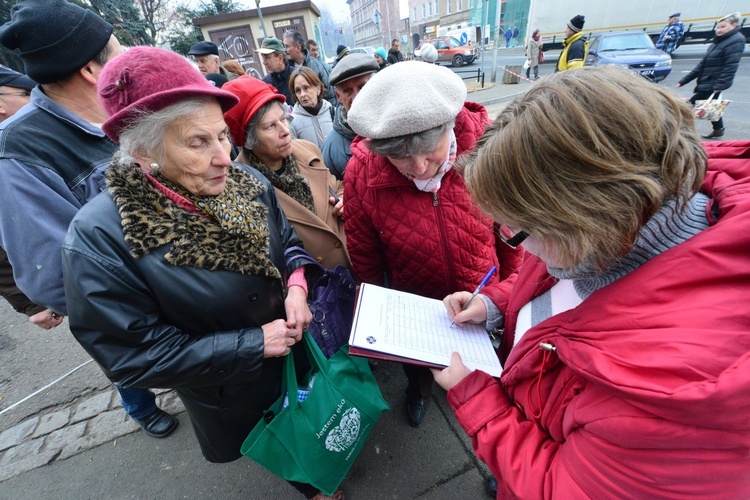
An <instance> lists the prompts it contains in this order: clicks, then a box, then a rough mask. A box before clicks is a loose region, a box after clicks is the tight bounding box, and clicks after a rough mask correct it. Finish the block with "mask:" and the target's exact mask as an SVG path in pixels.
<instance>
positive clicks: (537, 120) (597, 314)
mask: <svg viewBox="0 0 750 500" xmlns="http://www.w3.org/2000/svg"><path fill="white" fill-rule="evenodd" d="M707 153H708V154H707ZM464 176H465V178H466V183H467V185H468V187H469V190H470V192H471V193H472V195H473V196H474V198H475V199H476V201H477V203H478V204H479V206H480V207H482V208H483V209H484V210H485V211H486V212H487V213H489V214H491V216H492V217H493V218H494V219H495V221H496V223H497V224H500V228H501V234H502V235H503V237H504V238H505V239H506V241H507V242H509V243H510V244H513V245H519V244H520V245H522V246H523V248H524V249H525V250H526V252H527V258H526V259H525V260H524V262H523V264H522V266H521V268H520V270H519V273H518V277H517V280H516V282H515V286H514V287H512V288H511V289H510V292H509V293H500V294H496V295H494V296H492V297H491V298H492V301H493V302H494V303H495V304H496V305H497V307H498V308H499V310H500V312H501V315H502V317H503V320H504V333H503V336H502V342H501V345H500V349H499V355H500V358H501V362H502V363H503V367H504V371H503V374H502V376H501V378H500V380H499V381H498V380H494V379H493V378H492V377H490V376H489V375H487V374H486V373H483V372H481V371H473V372H472V371H470V370H469V369H468V368H466V366H464V365H463V363H462V362H461V358H460V356H459V355H458V354H455V353H454V355H453V358H452V360H451V365H450V367H448V368H446V369H444V370H434V371H433V373H434V375H435V380H436V381H437V382H438V383H439V384H440V385H441V386H442V387H443V388H445V389H446V390H448V402H449V404H450V406H451V407H452V408H453V410H454V411H455V412H456V417H457V419H458V421H459V423H460V424H461V425H462V426H463V428H464V429H465V430H466V432H467V433H468V434H469V435H470V436H471V439H472V444H473V446H474V449H475V451H476V453H477V455H478V456H479V457H481V458H482V460H484V461H485V462H486V463H487V465H488V466H489V468H490V470H491V471H492V473H493V474H494V475H495V476H496V477H497V478H498V480H499V491H498V498H500V497H502V498H505V497H506V496H508V497H510V496H513V497H519V498H611V497H628V498H674V497H690V496H701V497H706V498H712V497H714V498H716V497H726V498H747V497H748V496H750V475H748V473H747V471H748V470H750V419H748V417H747V416H748V414H750V398H748V397H747V394H748V393H749V392H750V314H748V311H747V307H742V306H740V307H738V305H739V304H746V303H747V297H748V295H749V294H750V254H748V252H747V249H748V248H750V141H743V142H732V143H720V144H716V145H712V146H710V147H707V150H704V148H703V147H701V144H700V142H699V137H698V135H697V133H696V131H695V124H694V121H693V116H692V110H691V109H690V106H689V105H688V104H687V103H685V101H683V100H682V99H680V98H679V97H677V96H675V95H673V94H672V93H671V92H670V91H669V90H667V89H665V88H663V87H660V86H657V85H654V84H652V83H651V82H648V81H647V80H645V79H642V78H638V77H634V76H632V75H630V74H628V73H627V72H625V71H622V70H621V69H620V68H617V67H592V68H582V69H579V70H577V71H566V72H562V73H557V74H555V75H553V76H550V77H549V78H548V79H547V80H546V81H544V82H543V83H539V84H537V85H535V86H534V87H533V88H532V89H531V90H529V92H527V93H526V94H525V95H524V96H523V97H520V98H519V99H517V100H516V101H514V102H513V103H511V104H510V105H509V106H508V107H507V108H506V109H505V110H504V111H503V112H501V113H500V115H499V116H498V117H497V119H496V120H495V122H494V123H493V124H492V125H490V127H488V129H487V132H486V133H485V134H484V136H483V137H482V138H481V139H480V140H479V141H478V142H477V149H476V153H475V156H474V158H472V159H471V160H470V161H468V162H467V164H466V166H465V173H464ZM500 291H501V292H505V291H504V290H502V289H500ZM470 296H471V294H470V293H467V292H459V293H455V294H452V295H450V296H448V297H446V299H445V301H444V303H445V304H446V308H447V310H448V314H449V316H450V317H451V319H453V320H454V321H456V323H457V324H459V325H461V324H464V323H466V322H469V323H481V322H484V321H485V320H486V319H487V310H486V309H485V303H484V301H481V300H474V301H472V302H471V304H470V305H469V306H468V307H467V308H466V310H462V307H463V306H464V305H465V304H466V303H467V302H468V300H469V298H470Z"/></svg>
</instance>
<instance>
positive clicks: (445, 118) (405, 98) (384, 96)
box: [342, 56, 466, 139]
mask: <svg viewBox="0 0 750 500" xmlns="http://www.w3.org/2000/svg"><path fill="white" fill-rule="evenodd" d="M350 57H352V56H349V57H347V58H346V59H349V58H350ZM346 59H344V61H346ZM372 59H374V58H372ZM342 62H343V61H342ZM465 100H466V85H465V84H464V82H463V80H461V77H460V76H458V75H457V74H455V73H454V72H453V71H451V70H449V69H448V68H445V67H442V66H436V65H434V64H428V63H424V62H421V61H404V62H401V63H398V64H391V65H390V66H388V67H386V68H384V69H382V70H380V72H379V73H378V74H376V75H375V76H373V77H372V78H371V79H370V81H369V82H367V85H365V86H364V87H362V90H360V92H359V94H357V98H356V99H354V102H353V103H352V108H351V109H350V110H349V113H348V114H347V120H348V122H349V126H351V128H352V130H354V131H355V132H356V133H357V134H358V135H361V136H362V137H367V138H369V139H388V138H392V137H402V136H406V135H412V134H418V133H419V132H424V131H425V130H429V129H431V128H435V127H439V126H440V125H444V124H446V123H448V122H449V121H451V120H453V119H455V118H456V116H457V115H458V113H459V112H460V111H461V108H462V107H463V105H464V101H465Z"/></svg>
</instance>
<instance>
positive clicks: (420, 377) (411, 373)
mask: <svg viewBox="0 0 750 500" xmlns="http://www.w3.org/2000/svg"><path fill="white" fill-rule="evenodd" d="M401 366H403V367H404V373H405V374H406V379H407V380H408V381H409V385H408V386H407V387H406V397H407V398H409V399H417V398H422V399H429V398H430V396H431V395H432V382H433V380H434V379H433V377H432V372H431V371H430V369H429V368H427V367H425V366H416V365H406V364H404V365H401Z"/></svg>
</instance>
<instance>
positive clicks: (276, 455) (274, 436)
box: [241, 332, 390, 495]
mask: <svg viewBox="0 0 750 500" xmlns="http://www.w3.org/2000/svg"><path fill="white" fill-rule="evenodd" d="M303 342H304V344H305V350H306V351H307V355H308V357H309V358H310V364H311V366H312V369H311V373H310V376H311V375H312V374H315V381H314V384H313V388H312V391H311V392H310V394H309V395H308V396H307V398H306V399H305V400H304V401H299V398H298V393H297V389H298V384H297V379H296V376H295V371H294V356H292V355H287V356H286V359H285V361H284V377H283V380H282V395H281V397H280V398H279V399H278V400H277V401H276V402H275V403H274V404H273V405H272V406H271V408H269V409H268V410H266V412H265V414H264V417H263V419H262V420H261V421H260V422H258V424H257V425H256V426H255V428H254V429H253V430H252V431H251V432H250V434H249V435H248V436H247V439H245V442H244V443H243V444H242V449H241V452H242V454H243V455H245V456H246V457H248V458H250V459H252V460H254V461H255V462H257V463H259V464H260V465H262V466H263V467H265V468H266V469H268V470H269V471H271V472H273V473H274V474H276V475H277V476H280V477H282V478H284V479H286V480H288V481H298V482H301V483H308V484H311V485H313V486H315V487H316V488H318V489H319V490H320V491H322V492H323V493H325V494H326V495H333V493H334V492H335V491H336V488H338V487H339V485H340V484H341V482H342V481H343V480H344V477H345V476H346V474H347V473H348V472H349V469H350V468H351V466H352V464H353V463H354V460H355V459H356V458H357V455H359V452H360V450H361V449H362V446H363V445H364V443H365V439H366V438H367V436H368V434H370V432H371V431H372V429H373V427H374V426H375V423H376V422H377V421H378V418H380V413H381V412H383V411H385V410H388V409H389V408H390V407H389V406H388V403H386V401H385V399H383V396H382V394H381V393H380V389H379V388H378V385H377V382H375V378H374V377H373V376H372V372H371V371H370V367H369V366H368V364H367V360H366V359H365V358H358V357H352V356H349V353H348V349H346V348H343V349H339V350H338V352H337V353H336V354H334V356H333V357H331V358H330V359H326V358H325V356H324V355H323V353H322V352H321V350H320V347H318V345H317V344H316V343H315V341H314V340H313V339H312V337H311V336H310V334H309V333H307V332H305V335H304V338H303ZM305 378H306V379H309V378H310V377H309V376H308V377H305ZM284 391H286V393H287V394H288V396H289V406H287V407H286V408H283V409H282V406H283V403H284V394H283V392H284Z"/></svg>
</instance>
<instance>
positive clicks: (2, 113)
mask: <svg viewBox="0 0 750 500" xmlns="http://www.w3.org/2000/svg"><path fill="white" fill-rule="evenodd" d="M29 100H30V98H29V91H28V90H26V89H19V88H16V87H6V86H0V122H2V121H4V120H7V119H8V118H10V117H11V116H13V115H15V114H16V112H18V110H19V109H21V108H22V107H24V106H26V105H27V104H28V103H29Z"/></svg>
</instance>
